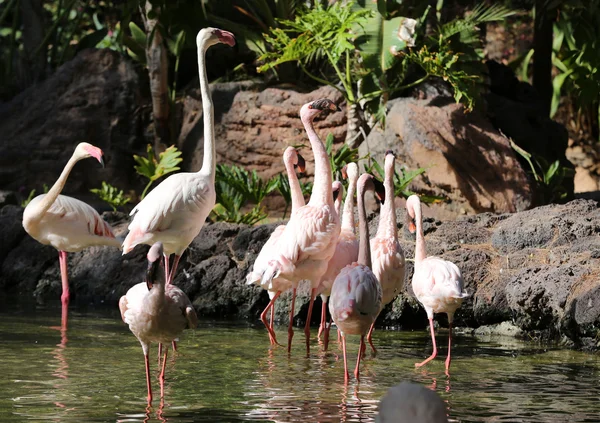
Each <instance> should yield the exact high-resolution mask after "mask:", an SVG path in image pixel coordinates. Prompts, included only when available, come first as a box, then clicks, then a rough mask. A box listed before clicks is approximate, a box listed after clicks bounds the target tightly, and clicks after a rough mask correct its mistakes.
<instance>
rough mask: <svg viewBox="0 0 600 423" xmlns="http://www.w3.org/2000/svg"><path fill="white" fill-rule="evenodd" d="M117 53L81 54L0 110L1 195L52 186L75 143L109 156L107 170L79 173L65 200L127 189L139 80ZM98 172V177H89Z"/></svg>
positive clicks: (77, 170)
mask: <svg viewBox="0 0 600 423" xmlns="http://www.w3.org/2000/svg"><path fill="white" fill-rule="evenodd" d="M138 79H139V78H138V76H137V74H136V71H135V69H134V66H133V64H132V63H131V62H130V61H129V60H127V59H126V58H124V57H123V56H122V55H120V54H118V53H117V52H115V51H112V50H108V49H104V50H93V49H90V50H83V51H81V52H80V53H79V54H78V55H77V56H76V57H75V58H74V59H73V60H71V61H69V62H67V63H65V64H64V65H63V66H61V67H60V68H59V69H58V70H57V71H56V72H55V73H54V74H53V75H52V76H51V77H49V78H48V79H46V80H45V81H44V82H42V83H40V84H38V85H34V86H33V87H31V88H29V89H27V90H26V91H24V92H22V93H21V94H19V95H17V96H16V97H15V98H14V99H12V100H11V101H10V102H8V103H5V104H2V105H0V134H1V135H0V140H1V142H0V188H1V189H9V190H13V191H22V194H23V196H24V197H27V194H28V193H29V191H30V190H31V189H34V188H35V189H36V190H37V191H38V192H41V190H42V182H45V183H47V184H48V185H52V183H53V182H54V181H55V180H56V179H57V178H58V176H59V175H60V172H61V171H62V169H63V167H64V166H65V164H66V163H67V160H68V159H69V157H70V156H71V154H72V153H73V150H74V149H75V146H76V145H77V143H79V142H81V141H86V142H89V143H91V144H94V145H96V146H98V147H100V148H101V149H102V150H104V153H105V162H106V168H105V169H102V168H101V167H100V165H98V164H97V163H96V164H95V165H92V164H91V163H88V162H82V163H79V164H77V165H76V166H75V168H74V170H73V173H72V174H71V177H70V178H69V181H68V182H67V185H66V187H65V193H67V194H69V193H75V192H77V193H79V194H86V195H88V196H89V195H90V194H89V189H90V188H97V187H100V185H101V181H108V182H110V183H111V184H113V185H115V186H118V187H122V188H127V187H130V186H131V185H132V184H133V183H134V182H135V181H134V180H132V178H133V175H134V173H133V165H134V163H133V159H132V153H133V151H137V150H139V149H140V147H141V148H142V149H143V143H141V144H142V145H141V146H139V145H137V144H136V143H138V140H139V139H140V137H138V134H139V133H140V132H141V131H140V125H139V124H138V123H139V119H138V116H139V113H138V108H139V106H140V98H139V80H138ZM88 166H94V171H93V172H85V171H84V169H85V168H86V167H88Z"/></svg>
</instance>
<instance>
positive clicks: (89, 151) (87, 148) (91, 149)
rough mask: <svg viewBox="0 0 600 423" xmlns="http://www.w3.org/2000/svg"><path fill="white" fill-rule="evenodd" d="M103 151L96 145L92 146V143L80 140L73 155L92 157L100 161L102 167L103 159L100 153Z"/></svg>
mask: <svg viewBox="0 0 600 423" xmlns="http://www.w3.org/2000/svg"><path fill="white" fill-rule="evenodd" d="M103 154H104V153H103V152H102V150H100V149H99V148H98V147H96V146H93V145H92V144H88V143H87V142H81V143H79V144H77V147H76V148H75V154H74V155H75V156H77V158H78V159H87V158H88V157H93V158H95V159H96V160H98V161H99V162H100V164H101V165H102V167H104V160H103V159H102V155H103Z"/></svg>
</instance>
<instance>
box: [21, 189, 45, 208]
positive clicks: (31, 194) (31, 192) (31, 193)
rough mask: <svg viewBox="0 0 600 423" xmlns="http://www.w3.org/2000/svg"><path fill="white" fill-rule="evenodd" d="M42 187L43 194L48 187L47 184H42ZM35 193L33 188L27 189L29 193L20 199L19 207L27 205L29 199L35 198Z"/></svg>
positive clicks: (29, 201)
mask: <svg viewBox="0 0 600 423" xmlns="http://www.w3.org/2000/svg"><path fill="white" fill-rule="evenodd" d="M42 187H43V189H44V194H45V193H47V192H48V189H49V188H48V185H47V184H44V185H42ZM35 193H36V190H35V188H34V189H32V190H31V191H29V195H28V196H27V198H25V199H23V200H21V207H23V208H25V207H27V205H28V204H29V203H31V200H33V199H34V198H35Z"/></svg>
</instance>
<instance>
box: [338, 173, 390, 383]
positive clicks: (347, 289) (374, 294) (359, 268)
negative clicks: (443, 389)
mask: <svg viewBox="0 0 600 423" xmlns="http://www.w3.org/2000/svg"><path fill="white" fill-rule="evenodd" d="M374 188H375V185H374V183H373V176H372V175H369V174H368V173H363V174H362V175H361V176H360V178H359V179H358V195H357V202H358V225H359V235H360V244H359V253H358V261H357V262H355V263H352V264H350V265H348V266H346V267H344V268H343V269H342V271H341V272H340V274H339V275H338V276H337V277H336V278H335V281H334V282H333V287H332V288H331V298H330V299H329V312H330V313H331V317H332V318H333V321H334V322H335V324H336V326H337V327H338V329H340V331H341V332H342V349H343V351H344V382H345V383H348V379H349V374H348V362H347V359H346V335H360V348H359V350H358V358H357V359H356V368H355V369H354V376H355V377H356V379H357V380H358V379H359V366H360V359H361V357H362V354H363V351H364V349H365V335H366V334H367V332H368V331H369V328H370V326H371V324H372V323H373V322H374V321H375V318H376V317H377V314H379V310H381V295H382V294H381V285H380V284H379V281H378V280H377V278H376V277H375V274H374V273H373V272H372V271H371V268H370V267H371V251H370V250H371V248H370V245H369V226H368V224H367V212H366V210H365V203H364V196H365V191H366V190H367V189H374ZM382 195H383V194H382Z"/></svg>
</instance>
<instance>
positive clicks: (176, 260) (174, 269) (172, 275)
mask: <svg viewBox="0 0 600 423" xmlns="http://www.w3.org/2000/svg"><path fill="white" fill-rule="evenodd" d="M180 258H181V256H180V255H177V254H175V258H174V259H173V265H172V266H171V273H169V279H167V285H168V284H170V283H173V279H175V272H177V266H179V259H180Z"/></svg>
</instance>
